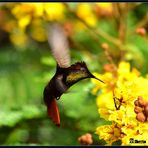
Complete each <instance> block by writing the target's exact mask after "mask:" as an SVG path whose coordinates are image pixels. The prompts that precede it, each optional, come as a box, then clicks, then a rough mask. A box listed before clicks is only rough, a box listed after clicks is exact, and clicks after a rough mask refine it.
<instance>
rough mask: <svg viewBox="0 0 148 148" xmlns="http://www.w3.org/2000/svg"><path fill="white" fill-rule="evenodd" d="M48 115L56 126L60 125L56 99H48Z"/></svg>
mask: <svg viewBox="0 0 148 148" xmlns="http://www.w3.org/2000/svg"><path fill="white" fill-rule="evenodd" d="M47 112H48V116H49V117H50V118H51V119H52V120H53V121H54V123H55V124H56V125H57V126H60V115H59V110H58V106H57V103H56V99H55V98H54V99H50V102H49V103H48V104H47Z"/></svg>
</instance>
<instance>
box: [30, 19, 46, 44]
mask: <svg viewBox="0 0 148 148" xmlns="http://www.w3.org/2000/svg"><path fill="white" fill-rule="evenodd" d="M30 34H31V37H32V38H33V39H35V40H37V41H39V42H43V41H46V40H47V32H46V29H45V27H44V26H43V22H42V20H41V19H35V20H33V22H32V24H31V27H30Z"/></svg>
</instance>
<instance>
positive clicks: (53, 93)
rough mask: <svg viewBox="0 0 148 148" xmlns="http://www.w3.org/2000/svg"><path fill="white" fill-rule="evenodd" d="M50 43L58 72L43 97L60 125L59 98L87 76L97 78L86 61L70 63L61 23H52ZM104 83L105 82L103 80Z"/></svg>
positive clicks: (49, 114) (51, 115)
mask: <svg viewBox="0 0 148 148" xmlns="http://www.w3.org/2000/svg"><path fill="white" fill-rule="evenodd" d="M48 43H49V46H50V47H51V53H52V55H53V57H54V58H55V60H56V63H57V65H56V72H55V75H54V76H53V77H52V79H51V80H50V81H49V82H48V84H47V85H46V86H45V88H44V92H43V99H44V103H45V105H46V106H47V114H48V116H49V118H51V119H52V120H53V122H54V123H55V125H56V126H60V114H59V110H58V106H57V100H59V99H60V97H61V96H62V95H63V94H64V93H66V92H67V90H68V89H69V88H70V87H71V86H72V85H74V84H75V83H77V82H79V81H80V80H83V79H86V78H94V79H97V80H99V81H100V82H103V81H102V80H100V79H98V78H96V77H95V76H94V75H93V74H92V73H91V72H90V71H89V70H88V68H87V65H86V63H85V62H76V63H75V64H72V65H70V50H69V44H68V38H67V36H66V34H65V31H64V29H63V27H62V26H61V25H60V24H57V23H55V24H52V25H51V26H50V27H49V31H48ZM103 83H104V82H103Z"/></svg>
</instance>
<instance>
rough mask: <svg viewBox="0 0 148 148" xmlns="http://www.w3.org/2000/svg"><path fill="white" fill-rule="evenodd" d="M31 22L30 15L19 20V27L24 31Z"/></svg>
mask: <svg viewBox="0 0 148 148" xmlns="http://www.w3.org/2000/svg"><path fill="white" fill-rule="evenodd" d="M30 21H31V16H30V15H26V16H24V17H22V18H20V19H19V21H18V26H19V27H20V28H21V29H22V30H24V29H25V28H26V26H27V25H28V24H29V23H30Z"/></svg>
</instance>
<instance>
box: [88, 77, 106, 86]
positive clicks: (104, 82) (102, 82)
mask: <svg viewBox="0 0 148 148" xmlns="http://www.w3.org/2000/svg"><path fill="white" fill-rule="evenodd" d="M91 78H94V79H96V80H98V81H100V82H102V83H104V84H105V82H104V81H102V80H100V79H98V78H97V77H95V76H94V75H91Z"/></svg>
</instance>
